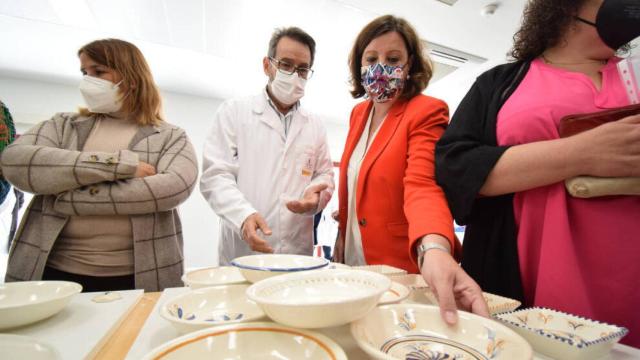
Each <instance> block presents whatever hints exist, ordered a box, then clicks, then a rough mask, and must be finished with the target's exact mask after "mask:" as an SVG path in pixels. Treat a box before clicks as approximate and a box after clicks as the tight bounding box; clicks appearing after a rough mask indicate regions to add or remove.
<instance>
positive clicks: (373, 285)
mask: <svg viewBox="0 0 640 360" xmlns="http://www.w3.org/2000/svg"><path fill="white" fill-rule="evenodd" d="M390 286H391V280H389V278H388V277H386V276H383V275H380V274H376V273H372V272H369V271H360V270H339V269H326V270H320V271H306V272H299V273H293V274H287V275H283V276H277V277H273V278H270V279H266V280H263V281H260V282H258V283H255V284H253V285H251V286H250V287H249V289H247V296H248V297H249V299H251V300H253V301H255V302H256V303H258V304H259V305H260V306H261V307H262V310H264V312H265V313H266V314H267V315H269V317H271V319H273V320H275V321H277V322H279V323H282V324H285V325H289V326H294V327H299V328H321V327H329V326H338V325H343V324H346V323H348V322H351V321H353V320H356V319H359V318H361V317H363V316H364V315H366V314H367V313H368V312H369V311H370V310H371V309H373V308H374V307H375V306H376V304H377V303H378V301H379V299H380V297H381V296H382V294H384V292H385V291H387V290H388V289H389V287H390Z"/></svg>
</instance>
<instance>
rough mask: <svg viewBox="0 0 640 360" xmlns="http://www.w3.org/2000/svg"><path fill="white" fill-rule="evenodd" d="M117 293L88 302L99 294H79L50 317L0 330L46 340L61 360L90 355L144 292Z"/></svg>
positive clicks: (92, 354)
mask: <svg viewBox="0 0 640 360" xmlns="http://www.w3.org/2000/svg"><path fill="white" fill-rule="evenodd" d="M118 293H120V295H121V296H122V298H121V299H118V300H115V301H112V302H108V303H96V302H93V301H91V299H92V298H94V297H95V296H96V295H99V294H102V293H80V294H78V295H76V296H75V297H74V298H73V299H72V300H71V302H70V303H69V304H68V305H67V306H66V307H65V308H64V309H63V310H62V311H60V312H59V313H57V314H55V315H53V316H52V317H50V318H48V319H45V320H42V321H39V322H37V323H34V324H31V325H26V326H23V327H19V328H15V329H7V330H5V331H2V332H3V333H7V334H15V335H23V336H28V337H31V338H34V339H37V340H39V341H41V342H44V343H47V344H49V345H50V346H51V347H53V348H55V349H56V350H57V351H58V353H59V355H60V357H61V359H64V360H75V359H86V358H91V357H92V356H94V355H95V352H96V351H97V350H99V348H100V346H101V345H102V342H103V341H105V340H107V339H108V338H109V336H110V335H111V332H112V331H113V330H115V329H116V328H117V327H118V325H119V324H120V323H121V321H122V320H123V319H124V318H125V317H126V315H127V314H128V313H129V311H130V310H131V309H132V308H133V306H134V305H135V304H137V303H138V301H139V300H140V298H142V295H143V293H144V292H143V291H142V290H127V291H118ZM7 355H8V354H1V351H0V358H3V359H4V358H5V357H4V356H7Z"/></svg>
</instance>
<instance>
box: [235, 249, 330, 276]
mask: <svg viewBox="0 0 640 360" xmlns="http://www.w3.org/2000/svg"><path fill="white" fill-rule="evenodd" d="M231 264H232V265H233V266H235V267H237V268H239V269H240V272H241V273H242V276H244V278H245V279H247V280H248V281H249V282H252V283H255V282H258V281H260V280H263V279H266V278H269V277H272V276H276V275H283V274H287V273H293V272H299V271H307V270H316V269H320V268H323V267H325V266H327V265H328V264H329V260H327V259H325V258H321V257H314V256H305V255H291V254H260V255H248V256H242V257H238V258H235V259H233V261H231Z"/></svg>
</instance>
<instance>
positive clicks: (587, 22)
mask: <svg viewBox="0 0 640 360" xmlns="http://www.w3.org/2000/svg"><path fill="white" fill-rule="evenodd" d="M573 18H574V19H576V20H578V21H580V22H581V23H583V24H587V25H591V26H593V27H597V26H596V23H594V22H592V21H589V20H586V19H583V18H581V17H580V16H574V17H573Z"/></svg>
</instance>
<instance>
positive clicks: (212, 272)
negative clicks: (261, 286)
mask: <svg viewBox="0 0 640 360" xmlns="http://www.w3.org/2000/svg"><path fill="white" fill-rule="evenodd" d="M182 282H183V283H184V284H185V285H186V286H188V287H190V288H192V289H200V288H203V287H209V286H216V285H229V284H242V283H246V282H247V280H246V279H245V278H244V277H243V276H242V274H241V273H240V270H239V269H238V268H237V267H235V266H216V267H209V268H205V269H198V270H193V271H189V272H188V273H186V274H184V275H182Z"/></svg>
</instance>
